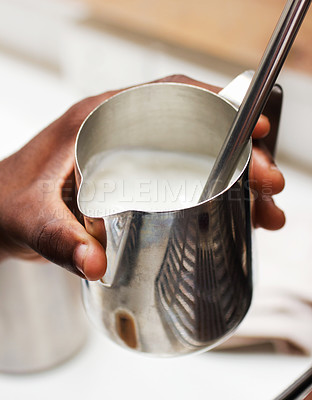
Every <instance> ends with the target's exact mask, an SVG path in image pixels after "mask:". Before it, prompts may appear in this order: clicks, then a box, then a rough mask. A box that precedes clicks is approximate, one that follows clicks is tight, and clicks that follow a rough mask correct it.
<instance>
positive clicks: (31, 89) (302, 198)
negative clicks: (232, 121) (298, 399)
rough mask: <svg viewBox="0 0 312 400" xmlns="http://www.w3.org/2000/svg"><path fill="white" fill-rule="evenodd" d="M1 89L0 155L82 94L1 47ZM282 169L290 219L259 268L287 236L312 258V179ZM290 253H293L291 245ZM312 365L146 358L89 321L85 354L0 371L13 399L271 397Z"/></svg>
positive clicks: (305, 360)
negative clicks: (29, 370)
mask: <svg viewBox="0 0 312 400" xmlns="http://www.w3.org/2000/svg"><path fill="white" fill-rule="evenodd" d="M0 87H1V96H0V109H1V113H0V125H1V132H2V133H1V146H0V158H3V157H4V156H5V155H7V154H9V153H11V152H13V151H14V150H16V149H18V148H19V147H20V146H21V145H22V144H23V143H25V142H26V141H27V140H29V139H30V138H31V137H32V136H33V135H34V134H35V133H37V132H38V131H39V130H40V129H42V128H43V127H44V126H45V125H47V124H48V123H49V122H50V121H51V120H53V119H54V118H56V117H57V116H59V115H60V114H61V113H62V112H63V111H65V109H66V108H67V107H69V106H70V105H71V104H72V103H73V102H75V101H77V100H79V97H78V95H77V93H74V92H73V90H70V89H69V88H68V87H66V84H65V82H63V81H62V80H61V79H60V78H58V77H57V75H55V74H53V73H50V72H47V71H45V70H42V69H40V68H38V67H35V66H32V65H30V64H26V63H22V62H21V61H19V60H15V59H14V58H10V57H8V56H6V55H4V54H1V53H0ZM283 171H284V172H285V175H286V180H287V187H286V189H285V191H284V193H283V194H281V195H279V196H278V202H279V204H280V205H281V207H282V208H284V209H286V211H287V214H288V219H289V225H288V227H286V228H284V230H282V231H281V232H280V233H272V232H265V231H260V232H259V235H258V239H259V240H258V241H259V244H258V248H260V249H261V253H260V255H259V259H260V260H259V269H261V264H262V263H266V262H269V263H274V262H284V263H285V265H286V264H287V262H288V261H287V260H288V259H289V254H288V255H287V254H285V250H284V249H285V241H286V243H292V244H293V246H299V249H298V252H300V254H301V261H302V262H311V261H310V260H311V258H310V255H311V245H310V242H311V238H312V223H311V222H312V213H311V210H310V199H311V194H312V193H311V192H312V185H311V183H312V178H311V176H310V175H304V174H302V173H300V172H297V171H296V170H293V169H292V168H290V167H287V166H283ZM298 204H299V205H300V207H299V208H300V212H299V214H298ZM302 227H304V235H302ZM300 232H301V235H300ZM298 235H300V241H299V240H298V241H297V242H296V243H294V242H293V238H294V237H298ZM287 241H288V242H287ZM298 242H299V243H298ZM272 249H274V250H272ZM288 251H289V252H290V254H292V252H291V249H290V250H289V248H288ZM281 257H282V258H281ZM291 263H292V256H290V261H289V262H288V264H287V265H286V267H288V268H291ZM273 275H274V273H273ZM2 345H5V344H4V343H2ZM311 363H312V358H311V357H300V356H287V355H278V354H269V353H245V352H244V353H243V352H208V353H205V354H202V355H196V356H188V357H183V358H178V359H176V358H174V359H155V358H147V357H144V356H140V355H137V354H134V353H131V352H128V351H125V350H123V349H121V348H119V347H117V346H116V345H114V344H113V343H111V342H109V341H108V340H107V339H106V338H105V337H103V336H102V335H101V334H100V333H98V332H97V331H95V330H94V329H93V328H92V327H91V325H90V335H89V340H88V342H87V344H86V346H85V347H84V348H83V349H82V351H81V352H80V353H79V354H77V355H76V356H75V357H73V358H72V359H71V360H69V361H68V362H66V363H64V364H62V365H60V366H58V367H56V368H54V369H51V370H49V371H45V372H42V373H38V374H30V375H8V374H0V388H1V391H0V393H1V398H3V399H6V400H13V399H21V398H23V399H26V400H28V399H29V400H30V399H32V400H36V399H38V400H39V399H40V400H42V399H45V400H49V399H53V400H55V399H67V398H70V399H77V400H79V399H84V398H90V399H94V400H95V399H119V398H127V399H136V400H140V399H142V400H143V399H146V398H148V399H149V400H152V399H157V400H158V399H159V398H164V399H168V398H172V399H181V400H182V399H189V398H196V397H201V398H209V399H220V400H223V399H231V400H232V399H234V400H235V399H239V400H244V399H246V400H247V399H248V400H250V399H252V400H257V399H259V400H266V399H267V400H269V399H273V398H274V396H276V395H277V394H278V393H279V392H280V391H282V390H283V389H284V388H285V387H286V386H288V385H289V384H290V383H291V382H292V381H293V380H294V379H295V378H297V377H298V376H299V375H300V374H301V373H303V372H304V370H305V369H307V368H308V367H309V366H310V365H311Z"/></svg>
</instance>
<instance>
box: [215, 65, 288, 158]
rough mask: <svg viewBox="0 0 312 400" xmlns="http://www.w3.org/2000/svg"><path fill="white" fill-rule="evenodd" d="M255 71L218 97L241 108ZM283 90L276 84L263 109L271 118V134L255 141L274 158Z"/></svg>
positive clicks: (235, 79)
mask: <svg viewBox="0 0 312 400" xmlns="http://www.w3.org/2000/svg"><path fill="white" fill-rule="evenodd" d="M253 74H254V71H251V70H248V71H245V72H243V73H242V74H240V75H238V76H237V77H236V78H234V79H233V80H232V81H231V82H230V83H229V84H228V85H227V86H226V87H225V88H224V89H222V90H221V91H220V92H219V93H218V96H220V97H222V98H223V99H225V100H227V101H229V102H230V103H231V104H232V105H233V106H234V107H236V108H239V106H240V104H241V103H242V101H243V98H244V96H245V94H246V92H247V89H248V87H249V84H250V82H251V80H252V77H253ZM282 102H283V89H282V87H281V86H280V85H279V84H275V85H274V86H273V89H272V91H271V94H270V96H269V98H268V101H267V103H266V105H265V107H264V109H263V112H262V113H263V114H264V115H265V116H266V117H268V118H269V120H270V124H271V130H270V134H269V135H267V136H266V137H265V138H263V139H257V140H255V144H258V145H260V146H263V145H264V146H265V147H266V148H267V149H268V150H269V152H270V153H271V155H272V157H274V156H275V152H276V144H277V136H278V130H279V123H280V117H281V111H282Z"/></svg>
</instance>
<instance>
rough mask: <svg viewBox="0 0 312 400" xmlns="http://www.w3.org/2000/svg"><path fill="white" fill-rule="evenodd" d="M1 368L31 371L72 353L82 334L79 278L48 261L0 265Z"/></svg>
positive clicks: (11, 261)
mask: <svg viewBox="0 0 312 400" xmlns="http://www.w3.org/2000/svg"><path fill="white" fill-rule="evenodd" d="M0 299H1V302H0V341H1V347H0V371H1V372H6V373H33V372H38V371H42V370H45V369H47V368H51V367H54V366H56V365H57V364H60V363H61V362H64V361H65V360H67V359H69V358H70V357H72V356H73V355H74V354H75V353H77V352H78V351H79V350H80V349H81V347H82V346H83V345H84V343H85V340H86V336H87V326H88V325H87V321H86V318H85V315H84V310H83V306H82V301H81V291H80V280H79V278H77V277H76V276H74V275H73V274H71V273H69V272H67V271H65V270H64V269H63V268H60V267H58V266H56V265H54V264H52V263H50V262H47V261H45V260H42V261H40V262H39V261H24V260H18V259H8V260H6V261H4V262H2V263H1V266H0Z"/></svg>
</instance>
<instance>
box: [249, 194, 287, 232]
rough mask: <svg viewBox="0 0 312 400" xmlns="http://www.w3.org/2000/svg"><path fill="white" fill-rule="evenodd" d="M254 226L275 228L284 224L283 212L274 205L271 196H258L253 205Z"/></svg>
mask: <svg viewBox="0 0 312 400" xmlns="http://www.w3.org/2000/svg"><path fill="white" fill-rule="evenodd" d="M255 219H256V227H262V228H265V229H268V230H277V229H280V228H282V227H283V226H284V225H285V222H286V219H285V214H284V212H283V211H282V210H281V209H280V208H279V207H277V206H276V205H275V203H274V200H273V199H272V197H271V196H262V197H258V198H257V200H256V207H255Z"/></svg>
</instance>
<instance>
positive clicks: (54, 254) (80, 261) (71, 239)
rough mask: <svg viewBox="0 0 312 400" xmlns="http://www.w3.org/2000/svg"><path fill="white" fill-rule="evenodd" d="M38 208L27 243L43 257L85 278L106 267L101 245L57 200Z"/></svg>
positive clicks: (93, 277)
mask: <svg viewBox="0 0 312 400" xmlns="http://www.w3.org/2000/svg"><path fill="white" fill-rule="evenodd" d="M53 203H54V206H53V208H52V207H50V208H46V209H44V210H41V212H40V218H38V219H37V220H36V221H34V228H33V230H32V237H31V242H30V246H31V247H32V248H33V249H34V250H35V251H37V252H38V253H39V254H41V255H42V256H43V257H45V258H46V259H48V260H50V261H52V262H54V263H55V264H58V265H61V266H63V267H64V268H66V269H67V270H69V271H70V272H73V273H75V274H77V275H79V276H80V277H83V278H87V279H89V280H97V279H100V278H101V277H102V276H103V275H104V274H105V271H106V265H107V260H106V254H105V250H104V248H103V246H102V245H101V244H100V243H99V242H98V241H97V240H96V239H95V238H94V237H92V236H91V235H89V234H88V233H87V231H86V230H85V229H84V227H83V226H82V225H81V224H80V223H79V222H78V221H77V220H76V219H75V217H74V216H73V214H72V213H71V212H70V211H69V210H68V209H67V207H66V205H65V204H64V203H63V202H62V201H61V200H59V201H57V200H56V199H55V200H54V202H53Z"/></svg>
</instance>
